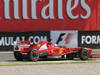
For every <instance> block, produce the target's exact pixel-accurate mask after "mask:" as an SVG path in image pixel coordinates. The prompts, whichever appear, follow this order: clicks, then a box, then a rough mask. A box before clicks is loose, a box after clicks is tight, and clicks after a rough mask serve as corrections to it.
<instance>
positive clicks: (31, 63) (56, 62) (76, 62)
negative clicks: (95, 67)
mask: <svg viewBox="0 0 100 75" xmlns="http://www.w3.org/2000/svg"><path fill="white" fill-rule="evenodd" d="M78 63H100V60H87V61H81V60H70V61H69V60H66V61H44V62H40V61H38V62H0V66H22V65H46V64H48V65H49V64H78Z"/></svg>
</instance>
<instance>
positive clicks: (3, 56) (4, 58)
mask: <svg viewBox="0 0 100 75" xmlns="http://www.w3.org/2000/svg"><path fill="white" fill-rule="evenodd" d="M75 60H78V61H80V59H75ZM90 60H100V59H96V58H95V59H93V58H90ZM49 61H50V62H52V61H58V62H59V61H68V60H64V59H48V60H39V62H49ZM0 62H18V61H16V59H15V58H14V55H13V52H0ZM22 62H28V61H27V60H24V61H22Z"/></svg>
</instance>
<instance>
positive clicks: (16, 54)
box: [14, 52, 23, 61]
mask: <svg viewBox="0 0 100 75" xmlns="http://www.w3.org/2000/svg"><path fill="white" fill-rule="evenodd" d="M14 57H15V59H16V60H17V61H22V60H23V58H22V54H21V53H19V52H14Z"/></svg>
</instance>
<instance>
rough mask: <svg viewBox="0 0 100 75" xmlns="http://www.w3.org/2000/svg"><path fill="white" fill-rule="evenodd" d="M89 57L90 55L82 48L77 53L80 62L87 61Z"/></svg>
mask: <svg viewBox="0 0 100 75" xmlns="http://www.w3.org/2000/svg"><path fill="white" fill-rule="evenodd" d="M89 57H90V53H89V51H88V50H87V49H85V48H83V49H82V50H81V51H80V52H79V58H80V59H81V60H88V58H89Z"/></svg>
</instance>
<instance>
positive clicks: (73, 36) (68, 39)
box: [50, 31, 78, 47]
mask: <svg viewBox="0 0 100 75" xmlns="http://www.w3.org/2000/svg"><path fill="white" fill-rule="evenodd" d="M50 35H51V40H52V42H53V43H55V44H57V45H59V46H66V47H77V46H78V39H77V38H78V31H51V34H50Z"/></svg>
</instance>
